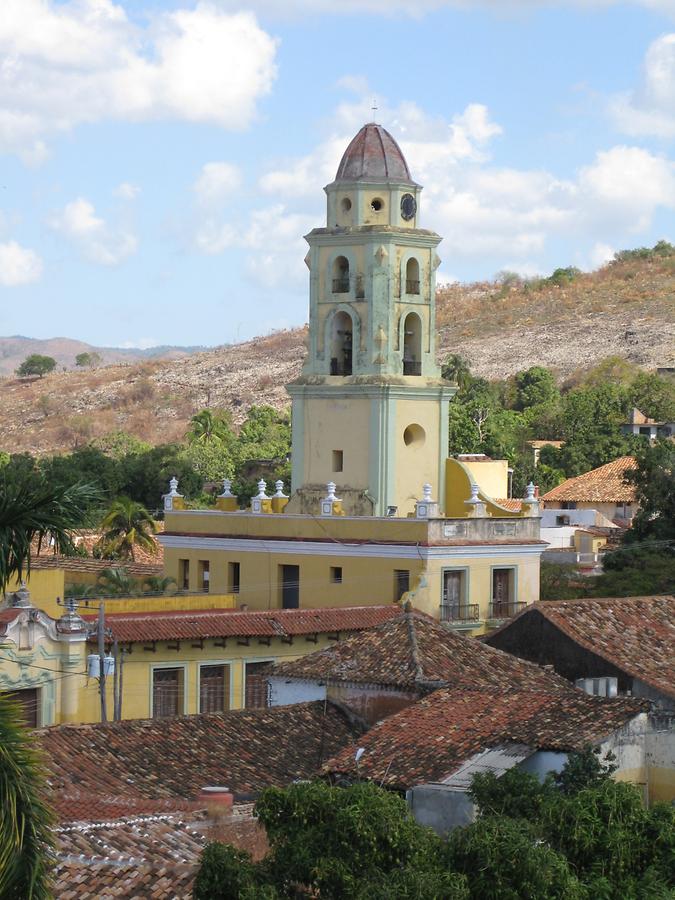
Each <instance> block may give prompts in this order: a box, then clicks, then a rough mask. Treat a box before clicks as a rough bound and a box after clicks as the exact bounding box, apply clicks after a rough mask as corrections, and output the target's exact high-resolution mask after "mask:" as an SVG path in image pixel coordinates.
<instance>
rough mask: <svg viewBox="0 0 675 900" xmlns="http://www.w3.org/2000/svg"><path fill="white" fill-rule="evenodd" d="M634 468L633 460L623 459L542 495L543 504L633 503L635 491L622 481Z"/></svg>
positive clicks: (564, 483) (578, 476)
mask: <svg viewBox="0 0 675 900" xmlns="http://www.w3.org/2000/svg"><path fill="white" fill-rule="evenodd" d="M635 467H636V463H635V458H634V457H632V456H622V457H621V458H620V459H615V460H613V461H612V462H610V463H607V464H606V465H604V466H600V468H598V469H592V470H591V471H590V472H584V474H583V475H577V477H576V478H568V479H567V481H563V483H562V484H559V485H558V487H554V488H553V489H552V490H550V491H549V492H548V493H547V494H544V496H543V497H542V500H544V501H545V502H546V503H552V502H553V501H556V502H560V501H567V502H577V503H594V502H596V503H634V502H635V487H634V486H633V485H632V484H627V483H626V482H625V481H624V475H625V474H626V472H629V471H631V470H632V469H634V468H635Z"/></svg>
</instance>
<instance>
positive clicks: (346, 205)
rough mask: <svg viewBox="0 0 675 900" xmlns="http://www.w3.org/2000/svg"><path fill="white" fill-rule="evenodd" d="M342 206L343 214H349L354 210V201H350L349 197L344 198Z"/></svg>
mask: <svg viewBox="0 0 675 900" xmlns="http://www.w3.org/2000/svg"><path fill="white" fill-rule="evenodd" d="M341 206H342V212H343V213H348V212H349V210H350V209H351V208H352V201H351V200H350V199H349V197H343V198H342V204H341Z"/></svg>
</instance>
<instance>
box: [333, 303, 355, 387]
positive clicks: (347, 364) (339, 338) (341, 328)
mask: <svg viewBox="0 0 675 900" xmlns="http://www.w3.org/2000/svg"><path fill="white" fill-rule="evenodd" d="M352 332H353V324H352V317H351V316H350V315H349V313H346V312H342V311H340V312H338V313H335V315H334V316H333V330H332V335H331V354H330V374H331V375H351V374H352Z"/></svg>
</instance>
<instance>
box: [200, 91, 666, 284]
mask: <svg viewBox="0 0 675 900" xmlns="http://www.w3.org/2000/svg"><path fill="white" fill-rule="evenodd" d="M342 85H343V87H347V88H348V89H349V90H350V91H354V92H356V94H357V96H356V99H355V100H354V101H353V102H342V103H340V104H338V106H337V108H336V109H335V111H334V112H333V113H332V114H331V116H330V119H329V122H330V128H331V131H330V133H329V134H328V135H327V136H326V137H325V139H324V140H322V141H320V142H319V143H318V144H317V145H316V146H315V147H314V149H312V150H311V151H310V152H309V153H307V154H306V155H304V156H302V157H299V158H295V159H285V160H281V161H278V162H276V163H275V162H274V161H273V162H272V164H271V165H270V167H269V168H268V170H267V171H266V172H262V173H261V174H260V175H259V178H258V189H259V191H260V193H261V194H262V195H264V196H266V197H267V198H268V200H269V201H270V202H269V205H267V206H265V207H263V208H261V209H258V210H257V211H255V212H253V213H252V214H251V215H250V216H249V218H248V220H246V221H244V222H241V223H236V222H234V221H232V220H221V219H220V218H219V217H218V216H217V215H216V213H215V211H214V210H207V211H206V213H208V214H207V215H205V214H204V211H202V215H203V217H204V218H203V221H202V222H201V223H200V225H199V226H198V227H197V229H196V239H195V244H196V247H197V249H198V250H200V251H201V252H206V253H214V254H215V253H222V252H223V251H224V250H227V249H230V248H239V249H241V248H244V249H245V250H248V251H249V252H248V256H247V258H246V261H245V265H246V268H247V271H248V273H249V276H250V277H251V278H253V279H255V280H256V281H257V282H258V283H260V284H263V285H264V286H266V287H268V288H277V287H280V286H288V285H291V286H293V287H294V286H295V285H296V284H297V285H306V281H307V273H306V270H305V269H304V267H303V265H302V260H303V258H304V256H305V252H306V245H305V244H304V242H303V241H302V240H301V237H300V236H301V235H302V234H303V233H306V232H307V231H309V230H310V229H311V228H312V227H316V226H320V225H321V224H322V222H323V221H324V212H323V210H324V208H325V207H324V203H323V198H322V194H321V190H320V187H321V184H322V183H323V184H325V183H327V182H330V181H332V180H333V178H334V176H335V172H336V169H337V165H338V162H339V159H340V156H341V154H342V153H343V152H344V150H345V148H346V146H347V144H348V143H349V141H350V140H351V138H352V137H353V136H354V134H355V133H356V131H357V130H358V128H359V127H360V126H361V125H362V124H363V122H364V121H368V120H369V119H370V118H371V115H370V103H371V102H372V101H371V100H370V98H368V97H366V96H361V94H362V93H363V94H365V93H367V84H365V83H364V82H363V81H362V80H361V79H359V78H358V77H353V76H352V77H350V79H349V81H348V83H345V82H344V80H343V81H342ZM378 106H379V108H380V110H381V111H382V110H384V114H383V115H382V116H381V118H380V116H379V115H378V119H380V120H381V121H384V122H386V125H387V128H388V129H389V130H391V132H392V134H393V136H394V137H395V138H396V139H397V140H398V141H399V143H400V144H401V148H402V150H403V152H404V153H405V155H406V158H407V161H408V163H409V166H410V169H411V172H412V175H413V178H415V179H416V180H417V181H419V182H420V183H422V184H423V185H424V193H423V195H422V201H421V217H422V225H423V227H428V228H433V229H434V230H436V231H437V232H438V233H439V234H440V235H442V236H443V243H442V244H441V247H440V255H441V257H442V258H443V260H444V264H443V270H442V271H445V272H454V271H458V270H459V267H460V266H461V265H462V263H467V262H468V261H469V260H473V259H477V258H478V259H481V261H484V260H486V259H487V260H489V262H488V263H487V265H489V266H490V267H493V269H494V271H497V270H498V269H509V270H513V271H516V272H519V273H521V274H523V275H528V276H529V275H537V274H541V272H542V271H546V270H547V268H548V266H547V261H548V259H549V254H548V248H549V245H551V244H552V243H553V242H557V245H564V244H566V243H569V241H570V239H571V238H572V239H573V240H574V241H577V242H578V244H579V245H580V246H583V247H584V248H588V247H591V246H594V245H595V248H594V250H593V252H592V253H591V254H590V255H589V254H588V251H587V250H584V254H585V255H584V258H585V259H587V260H588V261H589V263H592V264H593V265H598V264H600V263H601V262H603V261H604V260H605V259H606V258H608V256H611V255H613V252H614V251H613V249H612V248H613V247H614V246H622V244H623V245H624V246H627V245H629V243H630V240H631V236H632V235H634V234H635V233H636V232H639V231H644V230H646V229H647V228H649V226H650V225H651V223H652V221H653V218H654V216H655V215H656V213H657V212H658V210H659V209H663V208H673V207H675V170H674V168H673V164H672V163H671V162H670V161H669V160H668V159H666V158H664V157H661V156H658V155H656V154H653V153H650V152H649V151H647V150H644V149H643V148H640V147H634V146H624V145H620V146H615V147H610V148H608V149H605V150H603V151H601V152H599V153H597V154H596V156H595V157H594V158H593V159H591V160H590V161H589V162H588V163H587V164H586V165H584V166H582V167H580V168H579V169H578V170H577V171H576V172H573V173H571V174H570V175H569V177H566V178H560V177H559V176H557V175H556V174H555V173H554V172H551V171H547V170H545V169H516V168H506V167H499V166H496V165H495V164H494V163H492V162H491V159H490V157H491V150H492V145H493V143H494V141H495V140H496V139H497V138H498V136H499V135H500V134H501V132H502V129H501V127H500V125H499V124H497V123H495V122H494V121H493V119H492V117H491V115H490V112H489V110H488V109H487V108H486V107H485V106H483V105H481V104H479V103H472V104H469V105H468V106H467V107H466V109H465V110H464V111H463V112H461V113H458V114H456V115H455V116H452V117H451V118H449V119H442V118H440V117H433V116H429V115H428V114H427V113H426V112H425V111H424V110H423V109H421V108H420V107H419V106H417V105H416V104H412V103H402V104H400V105H398V106H397V107H391V106H389V105H388V104H387V102H386V99H383V98H381V97H380V98H378ZM623 242H625V243H623ZM566 252H567V253H571V254H572V255H574V254H576V257H575V258H578V257H579V252H578V250H577V249H568V250H567V251H566ZM440 277H446V278H450V277H451V276H450V275H447V276H439V278H440Z"/></svg>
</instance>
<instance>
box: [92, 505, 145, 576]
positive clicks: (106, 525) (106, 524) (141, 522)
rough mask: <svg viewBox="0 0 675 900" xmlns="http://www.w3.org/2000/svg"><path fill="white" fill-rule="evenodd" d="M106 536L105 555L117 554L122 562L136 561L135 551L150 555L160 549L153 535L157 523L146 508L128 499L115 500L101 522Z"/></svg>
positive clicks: (102, 549)
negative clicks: (125, 560) (139, 550)
mask: <svg viewBox="0 0 675 900" xmlns="http://www.w3.org/2000/svg"><path fill="white" fill-rule="evenodd" d="M101 527H102V529H103V535H102V537H101V541H100V546H101V551H102V552H103V553H104V554H110V553H112V554H114V555H115V556H119V557H121V558H122V559H129V558H131V559H132V560H133V559H135V558H136V557H135V549H136V547H140V549H141V550H146V551H147V552H148V553H154V552H155V550H156V549H157V545H156V543H155V539H154V537H153V535H155V534H156V533H157V524H156V522H155V520H154V519H153V518H152V516H151V515H150V513H149V512H148V511H147V509H146V508H145V507H144V506H143V505H142V504H140V503H137V502H136V501H135V500H131V499H130V498H129V497H118V499H117V500H114V501H113V503H112V504H111V506H110V508H109V509H108V511H107V513H106V514H105V515H104V516H103V519H102V520H101Z"/></svg>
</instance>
